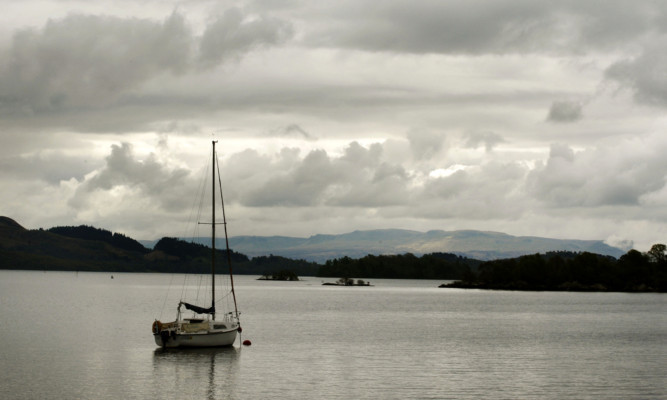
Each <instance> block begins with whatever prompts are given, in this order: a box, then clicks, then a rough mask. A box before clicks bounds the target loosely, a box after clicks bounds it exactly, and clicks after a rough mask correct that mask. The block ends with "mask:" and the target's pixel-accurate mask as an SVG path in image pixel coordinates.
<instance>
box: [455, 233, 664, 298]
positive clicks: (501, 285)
mask: <svg viewBox="0 0 667 400" xmlns="http://www.w3.org/2000/svg"><path fill="white" fill-rule="evenodd" d="M442 286H443V287H464V288H484V289H512V290H582V291H622V292H634V291H641V292H645V291H656V292H665V291H667V256H666V246H665V245H664V244H656V245H653V246H652V247H651V250H649V251H648V252H646V253H642V252H639V251H637V250H634V249H633V250H630V251H628V252H627V253H626V254H624V255H623V256H621V257H620V258H619V259H618V260H616V259H615V258H613V257H608V256H602V255H599V254H593V253H588V252H582V253H571V252H549V253H546V254H534V255H526V256H521V257H517V258H510V259H503V260H493V261H488V262H485V263H482V264H481V265H480V266H479V268H478V270H477V271H469V272H468V273H467V274H466V276H465V277H464V278H462V279H461V281H458V282H454V283H452V284H446V285H442Z"/></svg>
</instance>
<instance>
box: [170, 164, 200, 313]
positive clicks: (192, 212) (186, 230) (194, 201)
mask: <svg viewBox="0 0 667 400" xmlns="http://www.w3.org/2000/svg"><path fill="white" fill-rule="evenodd" d="M206 171H208V164H207V165H206ZM206 176H207V174H206V173H204V175H203V176H202V179H200V182H199V187H198V189H197V192H201V191H202V190H203V189H205V188H206V185H205V183H206V179H205V178H206ZM201 197H202V196H200V198H201ZM196 209H197V197H196V196H195V197H193V199H192V203H191V204H190V213H189V215H188V219H187V221H186V225H185V226H184V228H183V230H182V232H183V235H182V236H181V237H188V236H189V235H190V234H192V236H190V237H191V238H192V237H194V236H195V235H196V230H197V229H198V225H197V224H193V223H192V221H193V215H195V210H196ZM200 214H201V201H200V205H199V211H198V212H197V215H200ZM191 226H194V227H195V228H194V231H193V232H190V227H191ZM191 241H192V240H191ZM175 277H176V272H172V273H171V277H170V279H169V285H168V286H167V291H166V293H165V296H164V302H163V303H162V310H160V319H162V315H163V314H164V310H165V308H166V307H167V299H168V298H169V293H170V292H171V289H172V287H173V286H174V279H175ZM186 281H187V274H185V275H184V277H183V283H182V285H181V298H180V299H181V300H182V299H183V295H184V291H185V286H186Z"/></svg>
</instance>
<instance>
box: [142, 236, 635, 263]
mask: <svg viewBox="0 0 667 400" xmlns="http://www.w3.org/2000/svg"><path fill="white" fill-rule="evenodd" d="M210 240H211V239H210V238H204V237H202V238H197V239H195V242H198V243H201V244H204V245H208V244H210ZM218 240H219V242H218V244H216V246H217V247H224V242H223V240H224V239H218ZM140 242H141V243H142V244H143V245H144V246H146V247H149V248H152V247H153V246H154V245H155V243H156V242H157V241H150V240H140ZM229 245H230V247H231V248H232V249H234V251H237V252H239V253H243V254H246V255H248V256H249V257H256V256H263V255H270V254H273V255H276V256H282V257H287V258H292V259H303V260H307V261H313V262H318V263H323V262H325V261H327V260H331V259H334V258H341V257H344V256H348V257H351V258H360V257H364V256H366V255H368V254H372V255H389V254H403V253H412V254H414V255H417V256H421V255H423V254H429V253H436V252H442V253H454V254H457V255H461V256H465V257H468V258H473V259H477V260H494V259H500V258H512V257H518V256H522V255H526V254H535V253H546V252H548V251H573V252H591V253H596V254H602V255H609V256H612V257H615V258H618V257H620V256H622V255H623V254H625V251H624V250H622V249H619V248H616V247H612V246H609V245H607V244H605V243H604V242H602V241H601V240H567V239H549V238H542V237H536V236H512V235H508V234H505V233H499V232H486V231H474V230H460V231H442V230H433V231H428V232H418V231H412V230H403V229H381V230H368V231H354V232H350V233H345V234H341V235H314V236H311V237H308V238H298V237H289V236H236V237H231V238H230V239H229Z"/></svg>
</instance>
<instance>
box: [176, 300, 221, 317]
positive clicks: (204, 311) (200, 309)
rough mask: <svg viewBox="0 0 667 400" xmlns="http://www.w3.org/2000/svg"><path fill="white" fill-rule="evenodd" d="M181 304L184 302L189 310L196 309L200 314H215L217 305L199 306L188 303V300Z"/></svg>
mask: <svg viewBox="0 0 667 400" xmlns="http://www.w3.org/2000/svg"><path fill="white" fill-rule="evenodd" d="M181 304H183V305H184V306H185V308H187V309H188V310H191V311H194V312H196V313H198V314H214V313H215V307H213V306H212V307H209V308H204V307H199V306H196V305H194V304H190V303H186V302H182V303H181Z"/></svg>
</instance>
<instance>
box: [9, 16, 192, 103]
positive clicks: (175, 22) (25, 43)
mask: <svg viewBox="0 0 667 400" xmlns="http://www.w3.org/2000/svg"><path fill="white" fill-rule="evenodd" d="M190 41H191V36H190V33H189V30H188V29H187V27H186V26H185V22H184V20H183V18H182V17H181V16H179V15H178V14H173V15H171V16H170V17H169V18H167V19H166V20H165V21H164V22H162V23H159V22H153V21H147V20H140V19H120V18H114V17H97V16H85V15H71V16H68V17H66V18H64V19H62V20H51V21H49V22H48V23H47V24H46V25H45V26H44V28H42V29H40V30H23V31H21V32H18V33H16V34H15V35H14V37H13V40H12V44H11V49H10V50H9V53H8V54H6V55H5V56H4V57H3V58H5V59H6V60H7V62H6V64H5V65H4V68H3V70H2V75H1V76H0V107H1V109H2V110H4V111H7V110H12V111H19V112H23V113H40V112H47V111H53V110H62V109H68V108H71V107H84V108H87V107H95V106H100V105H105V104H110V103H113V101H114V100H116V99H117V97H118V95H119V94H121V93H124V92H126V91H128V90H131V89H133V88H135V87H136V86H137V85H138V84H140V83H141V82H143V81H145V80H147V79H149V78H151V77H153V76H154V75H155V74H161V73H179V72H181V71H183V70H184V69H185V68H186V67H187V63H188V59H189V52H190Z"/></svg>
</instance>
